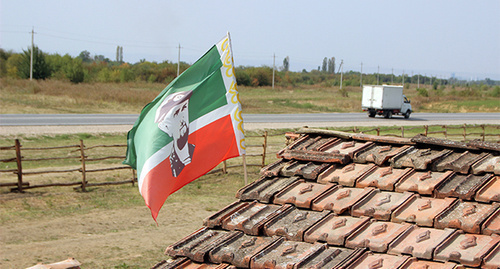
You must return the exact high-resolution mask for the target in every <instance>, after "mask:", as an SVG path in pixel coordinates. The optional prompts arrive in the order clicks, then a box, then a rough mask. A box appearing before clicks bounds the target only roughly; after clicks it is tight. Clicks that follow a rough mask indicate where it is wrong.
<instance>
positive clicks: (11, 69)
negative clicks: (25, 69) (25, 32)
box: [5, 53, 23, 78]
mask: <svg viewBox="0 0 500 269" xmlns="http://www.w3.org/2000/svg"><path fill="white" fill-rule="evenodd" d="M22 61H23V56H22V55H21V54H19V53H14V54H12V56H10V57H9V59H7V62H6V64H5V67H6V69H7V76H8V77H11V78H19V66H21V62H22Z"/></svg>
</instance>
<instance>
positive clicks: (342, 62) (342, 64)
mask: <svg viewBox="0 0 500 269" xmlns="http://www.w3.org/2000/svg"><path fill="white" fill-rule="evenodd" d="M340 70H341V71H340V89H341V90H342V78H343V76H344V60H340Z"/></svg>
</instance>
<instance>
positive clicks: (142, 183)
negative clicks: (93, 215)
mask: <svg viewBox="0 0 500 269" xmlns="http://www.w3.org/2000/svg"><path fill="white" fill-rule="evenodd" d="M231 50H232V48H231V43H230V38H229V33H228V34H227V36H226V37H225V38H223V39H222V40H221V41H220V42H219V43H217V44H215V45H214V46H212V48H210V50H208V51H207V52H206V53H205V55H203V56H202V57H201V58H200V59H198V61H196V62H195V63H194V64H193V65H192V66H191V67H189V68H188V69H187V70H186V71H184V72H183V73H182V74H181V75H180V76H178V77H177V78H176V79H174V80H173V81H172V82H171V83H170V84H169V85H168V86H167V87H166V88H165V89H164V90H163V91H162V92H161V93H160V94H159V95H158V96H157V97H156V98H155V99H154V100H153V101H152V102H151V103H149V104H147V105H146V106H145V107H144V108H143V109H142V112H141V114H140V115H139V118H138V119H137V121H136V122H135V124H134V126H133V127H132V129H131V130H130V131H129V132H128V135H127V154H126V157H125V160H124V161H123V163H124V164H128V165H130V166H131V167H132V168H134V169H136V170H137V177H138V185H139V191H140V193H141V195H142V196H143V198H144V201H145V203H146V205H147V206H148V207H149V208H150V210H151V215H152V216H153V219H155V221H156V218H157V216H158V212H159V211H160V208H161V207H162V206H163V203H164V202H165V200H166V199H167V197H168V196H169V195H170V194H172V193H174V192H175V191H177V190H179V189H180V188H182V187H183V186H184V185H186V184H188V183H189V182H191V181H193V180H195V179H197V178H199V177H200V176H202V175H204V174H206V173H207V172H209V171H210V170H212V169H213V168H214V167H216V166H217V165H218V164H219V163H221V162H222V161H224V160H226V159H229V158H233V157H237V156H240V155H242V154H244V153H245V137H244V131H243V119H242V117H241V104H240V100H239V95H238V89H237V87H236V78H235V73H234V67H233V58H232V51H231Z"/></svg>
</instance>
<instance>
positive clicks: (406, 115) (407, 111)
mask: <svg viewBox="0 0 500 269" xmlns="http://www.w3.org/2000/svg"><path fill="white" fill-rule="evenodd" d="M410 114H411V112H410V110H406V113H405V119H407V118H409V117H410Z"/></svg>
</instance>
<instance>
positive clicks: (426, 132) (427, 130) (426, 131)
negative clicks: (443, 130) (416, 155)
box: [424, 125, 429, 136]
mask: <svg viewBox="0 0 500 269" xmlns="http://www.w3.org/2000/svg"><path fill="white" fill-rule="evenodd" d="M424 129H425V136H427V134H428V133H429V126H427V125H424Z"/></svg>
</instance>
